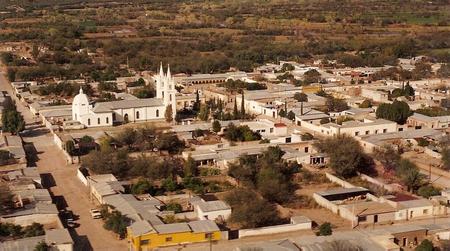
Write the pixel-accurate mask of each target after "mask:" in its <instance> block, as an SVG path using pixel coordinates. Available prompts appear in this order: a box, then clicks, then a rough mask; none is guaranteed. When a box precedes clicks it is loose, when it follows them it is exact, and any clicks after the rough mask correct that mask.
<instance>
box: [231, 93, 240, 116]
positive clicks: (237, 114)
mask: <svg viewBox="0 0 450 251" xmlns="http://www.w3.org/2000/svg"><path fill="white" fill-rule="evenodd" d="M233 118H234V119H239V118H240V114H239V111H238V108H237V101H236V97H235V98H234V107H233Z"/></svg>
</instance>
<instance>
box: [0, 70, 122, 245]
mask: <svg viewBox="0 0 450 251" xmlns="http://www.w3.org/2000/svg"><path fill="white" fill-rule="evenodd" d="M0 69H2V68H0ZM2 70H4V69H2ZM2 73H3V72H2ZM0 91H8V93H9V94H10V95H11V97H13V98H14V99H15V100H16V105H17V110H18V111H20V112H21V113H22V115H23V116H24V119H25V121H26V123H27V130H25V131H24V132H23V133H22V134H21V135H22V137H23V140H24V142H25V146H26V149H27V150H28V151H29V152H31V153H34V154H33V155H34V156H33V158H32V160H31V163H30V165H32V166H33V165H35V166H37V167H38V170H39V172H40V173H41V175H42V176H43V180H44V182H45V183H44V184H45V185H46V186H47V187H48V188H49V190H50V192H51V194H52V196H53V198H54V202H55V203H56V204H57V205H58V207H59V208H63V207H65V206H68V207H70V209H71V210H72V211H73V213H74V214H75V215H77V216H78V217H79V219H78V220H77V222H78V223H79V224H80V226H79V227H78V228H76V229H74V230H71V235H72V238H73V239H74V240H75V250H80V251H81V250H82V251H85V250H95V251H97V250H98V251H103V250H104V251H107V250H108V251H110V250H112V251H122V250H127V249H128V243H127V241H126V240H118V239H117V238H116V237H115V235H113V234H112V233H111V232H109V231H107V230H105V229H104V228H103V222H102V220H94V219H92V218H91V217H90V214H89V209H90V208H92V207H93V204H92V203H91V202H90V201H89V196H88V193H87V189H86V187H84V186H83V184H82V183H81V182H80V181H79V180H78V178H77V177H76V170H77V167H76V166H74V165H68V164H67V162H66V160H65V159H64V157H63V155H62V152H61V150H60V149H59V148H58V147H57V146H56V145H55V144H54V143H53V137H52V135H51V134H50V133H49V131H48V130H47V129H46V128H45V127H42V126H41V125H39V124H37V123H35V122H36V118H35V117H34V116H33V115H32V114H31V113H30V111H29V110H28V109H27V108H26V107H25V106H24V105H23V104H22V103H21V102H19V101H18V100H17V98H15V97H14V95H13V92H12V88H11V86H10V85H9V83H8V82H7V81H6V79H5V78H4V75H3V74H0Z"/></svg>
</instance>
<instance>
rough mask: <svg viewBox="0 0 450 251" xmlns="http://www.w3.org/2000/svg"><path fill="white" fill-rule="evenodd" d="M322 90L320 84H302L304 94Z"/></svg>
mask: <svg viewBox="0 0 450 251" xmlns="http://www.w3.org/2000/svg"><path fill="white" fill-rule="evenodd" d="M320 90H322V86H321V85H314V86H303V87H302V91H303V93H306V94H314V93H316V92H318V91H320Z"/></svg>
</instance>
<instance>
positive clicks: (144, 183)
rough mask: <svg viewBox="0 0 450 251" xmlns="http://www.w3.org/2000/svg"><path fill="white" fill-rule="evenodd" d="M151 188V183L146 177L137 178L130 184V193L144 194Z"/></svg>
mask: <svg viewBox="0 0 450 251" xmlns="http://www.w3.org/2000/svg"><path fill="white" fill-rule="evenodd" d="M152 189H153V184H152V183H151V182H150V181H149V180H147V179H142V178H141V179H139V180H138V181H137V182H136V183H134V184H133V185H131V193H132V194H145V193H148V192H149V191H150V190H152Z"/></svg>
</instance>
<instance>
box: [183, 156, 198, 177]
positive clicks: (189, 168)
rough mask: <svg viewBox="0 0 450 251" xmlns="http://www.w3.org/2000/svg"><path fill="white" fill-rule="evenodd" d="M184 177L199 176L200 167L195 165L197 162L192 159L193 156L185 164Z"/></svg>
mask: <svg viewBox="0 0 450 251" xmlns="http://www.w3.org/2000/svg"><path fill="white" fill-rule="evenodd" d="M183 169H184V176H185V177H187V176H196V175H197V174H198V167H197V163H195V160H194V159H193V158H192V157H191V155H189V156H188V158H187V160H186V161H185V162H184V168H183Z"/></svg>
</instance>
